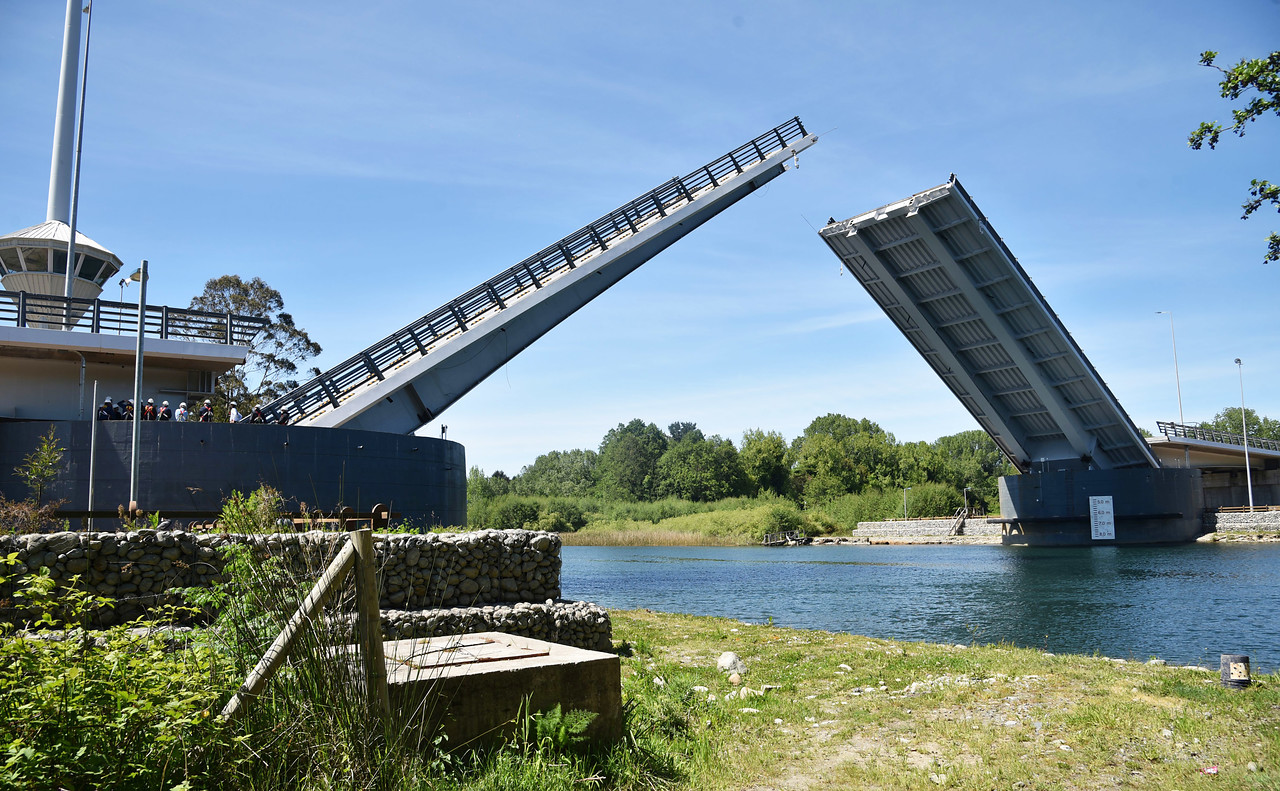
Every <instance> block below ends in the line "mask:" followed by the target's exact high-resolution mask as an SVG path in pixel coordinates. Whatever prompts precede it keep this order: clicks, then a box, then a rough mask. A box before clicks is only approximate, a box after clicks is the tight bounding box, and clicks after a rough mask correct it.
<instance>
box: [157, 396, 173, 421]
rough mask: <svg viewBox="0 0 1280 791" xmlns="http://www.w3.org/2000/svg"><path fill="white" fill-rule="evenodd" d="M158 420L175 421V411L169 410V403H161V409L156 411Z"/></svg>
mask: <svg viewBox="0 0 1280 791" xmlns="http://www.w3.org/2000/svg"><path fill="white" fill-rule="evenodd" d="M156 420H173V410H172V409H170V408H169V402H168V401H161V402H160V408H159V409H157V410H156Z"/></svg>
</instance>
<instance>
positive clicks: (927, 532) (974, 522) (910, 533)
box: [851, 516, 1002, 539]
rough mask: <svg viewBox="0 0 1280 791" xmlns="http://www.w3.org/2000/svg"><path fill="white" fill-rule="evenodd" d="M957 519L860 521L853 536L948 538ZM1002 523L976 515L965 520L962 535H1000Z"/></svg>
mask: <svg viewBox="0 0 1280 791" xmlns="http://www.w3.org/2000/svg"><path fill="white" fill-rule="evenodd" d="M953 524H955V519H952V518H950V517H948V518H946V519H896V520H893V521H889V522H859V523H858V529H857V530H854V531H853V532H852V533H851V537H852V538H855V539H857V538H871V537H875V538H904V539H905V538H925V539H928V538H937V539H942V538H946V537H947V535H948V533H950V531H951V526H952V525H953ZM1001 528H1002V525H1000V524H999V523H997V522H990V523H989V522H987V520H986V518H985V517H980V516H974V517H970V518H968V519H966V520H965V523H964V529H963V531H962V532H961V533H960V535H961V536H962V537H966V536H968V537H976V536H985V537H991V536H997V537H998V536H999V535H1000V534H1001Z"/></svg>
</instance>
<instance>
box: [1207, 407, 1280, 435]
mask: <svg viewBox="0 0 1280 791" xmlns="http://www.w3.org/2000/svg"><path fill="white" fill-rule="evenodd" d="M1244 418H1245V423H1246V424H1247V425H1248V427H1249V437H1250V438H1255V437H1256V438H1257V439H1275V440H1280V420H1272V419H1271V418H1269V417H1263V416H1261V415H1259V414H1258V413H1257V412H1255V411H1253V410H1252V409H1248V408H1246V409H1245V410H1244ZM1200 425H1201V426H1203V427H1205V428H1211V429H1213V430H1214V431H1225V432H1227V433H1229V434H1239V433H1240V431H1241V429H1242V428H1244V426H1242V425H1241V424H1240V407H1238V406H1229V407H1227V408H1226V409H1224V410H1222V411H1221V412H1219V413H1218V414H1216V415H1214V416H1213V420H1210V421H1206V422H1204V423H1201V424H1200Z"/></svg>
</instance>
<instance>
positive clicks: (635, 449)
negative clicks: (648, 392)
mask: <svg viewBox="0 0 1280 791" xmlns="http://www.w3.org/2000/svg"><path fill="white" fill-rule="evenodd" d="M666 450H667V435H666V434H663V433H662V429H660V428H658V427H657V426H655V425H654V424H653V423H645V422H644V421H643V420H640V419H639V418H636V419H635V420H632V421H631V422H630V423H626V424H623V423H619V424H618V426H617V427H616V428H613V429H610V430H609V433H607V434H605V435H604V439H603V440H602V441H601V443H600V460H599V466H598V469H599V474H600V478H599V481H600V482H599V485H598V489H599V492H600V493H601V494H603V495H604V496H605V497H611V498H615V499H619V500H652V499H654V498H655V497H656V496H657V492H658V476H657V469H658V459H660V458H662V454H663V453H665V452H666Z"/></svg>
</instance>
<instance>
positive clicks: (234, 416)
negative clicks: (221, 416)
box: [227, 401, 240, 423]
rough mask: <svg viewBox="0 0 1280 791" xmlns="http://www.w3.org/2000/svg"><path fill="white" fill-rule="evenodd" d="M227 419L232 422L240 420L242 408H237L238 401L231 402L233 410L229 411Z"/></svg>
mask: <svg viewBox="0 0 1280 791" xmlns="http://www.w3.org/2000/svg"><path fill="white" fill-rule="evenodd" d="M227 420H228V421H230V422H232V423H239V422H240V410H238V409H236V402H235V401H232V402H231V411H230V412H228V413H227Z"/></svg>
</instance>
